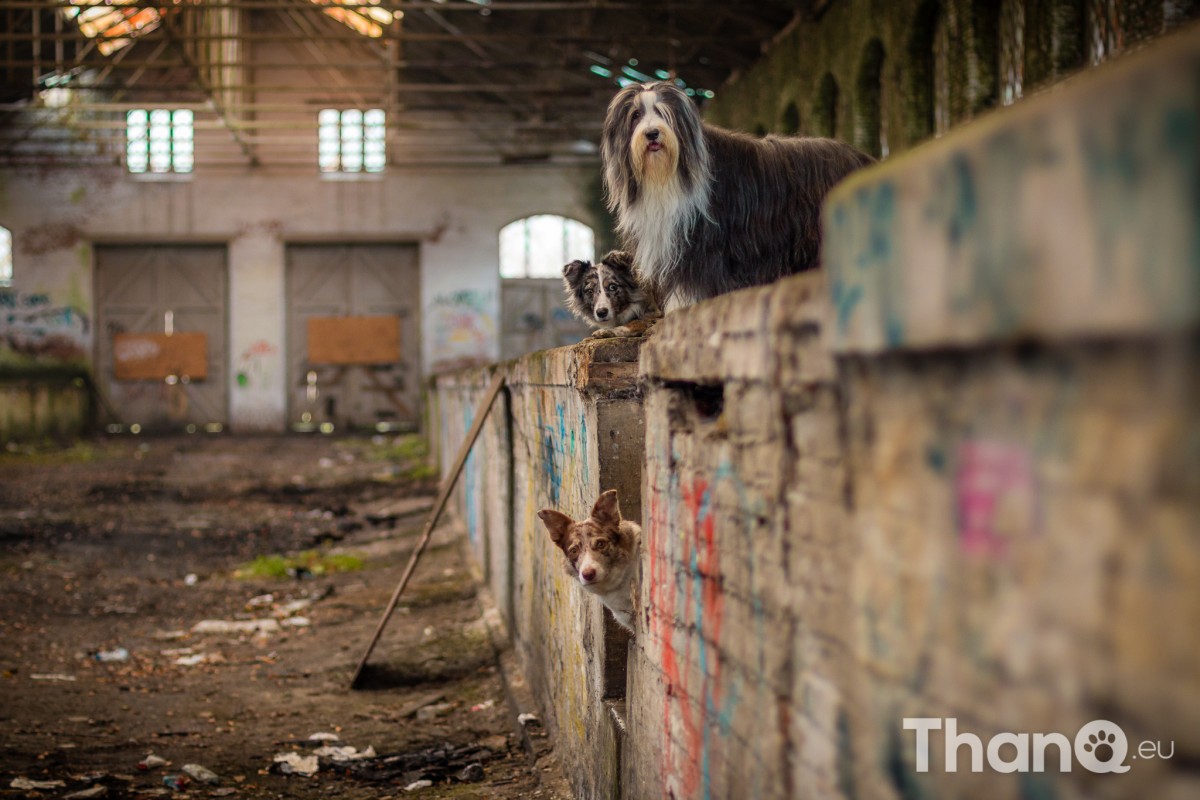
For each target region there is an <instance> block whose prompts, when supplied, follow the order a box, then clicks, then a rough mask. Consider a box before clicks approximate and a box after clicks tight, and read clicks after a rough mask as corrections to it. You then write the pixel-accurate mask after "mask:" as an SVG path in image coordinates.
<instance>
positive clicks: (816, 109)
mask: <svg viewBox="0 0 1200 800" xmlns="http://www.w3.org/2000/svg"><path fill="white" fill-rule="evenodd" d="M837 108H838V84H837V79H836V78H834V77H833V75H832V74H830V73H828V72H826V73H825V75H824V77H822V78H821V83H820V85H818V87H817V99H816V102H815V103H813V127H814V128H815V132H816V134H817V135H818V136H829V137H834V136H837V133H838V130H837V129H838V124H837V122H838V119H837Z"/></svg>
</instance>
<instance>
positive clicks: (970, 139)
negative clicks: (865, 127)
mask: <svg viewBox="0 0 1200 800" xmlns="http://www.w3.org/2000/svg"><path fill="white" fill-rule="evenodd" d="M824 263H825V264H826V265H827V268H828V270H829V274H830V280H831V283H830V288H831V292H832V298H833V303H834V309H835V312H836V316H835V321H836V325H835V329H834V330H835V346H836V347H837V349H838V351H839V352H843V353H871V352H880V351H882V350H884V349H886V348H890V347H897V346H902V347H906V348H922V347H944V346H966V345H972V344H979V343H983V342H989V341H996V340H997V339H1000V338H1004V339H1013V338H1018V337H1024V338H1036V337H1047V338H1054V337H1058V336H1077V335H1101V336H1107V335H1113V334H1116V335H1130V334H1141V333H1146V332H1149V331H1159V330H1163V329H1166V328H1171V329H1176V330H1180V329H1186V328H1189V327H1192V326H1195V325H1196V324H1197V322H1200V27H1197V26H1193V27H1191V28H1189V29H1187V30H1185V31H1183V32H1181V33H1179V34H1177V35H1175V36H1171V37H1167V38H1165V39H1163V40H1162V41H1160V42H1158V43H1156V45H1155V46H1153V47H1151V48H1148V49H1147V51H1145V52H1143V53H1139V54H1135V55H1132V56H1129V57H1127V58H1125V59H1122V60H1121V61H1119V62H1115V63H1112V64H1109V65H1105V66H1103V67H1100V68H1098V69H1095V70H1092V71H1090V72H1088V73H1086V74H1083V75H1080V76H1078V77H1077V78H1074V79H1071V80H1068V81H1066V82H1064V83H1062V84H1059V85H1057V86H1055V87H1054V88H1053V89H1051V90H1049V91H1047V92H1045V93H1043V94H1041V95H1039V96H1037V97H1033V98H1029V99H1027V100H1026V101H1024V102H1022V103H1021V104H1019V105H1018V106H1015V107H1013V108H1012V109H1006V110H1005V111H1003V112H1001V113H997V114H993V115H990V116H988V117H986V118H985V119H982V120H980V121H979V122H978V123H976V124H973V125H970V126H967V127H964V128H961V129H959V130H957V131H955V132H953V133H951V134H950V135H948V136H946V137H944V138H943V139H941V140H939V141H937V142H935V143H932V144H929V145H927V146H925V147H921V148H918V149H917V150H914V151H913V152H911V153H909V154H907V155H905V156H903V157H900V158H897V159H893V160H891V161H889V162H887V163H886V164H884V165H883V166H881V167H878V168H876V169H873V170H869V171H867V172H861V173H858V174H857V175H856V176H852V177H851V178H850V179H849V180H848V181H847V182H846V183H844V184H843V185H842V186H840V187H839V188H837V189H836V190H835V191H834V192H832V193H831V195H830V198H829V201H828V204H827V207H826V214H825V250H824Z"/></svg>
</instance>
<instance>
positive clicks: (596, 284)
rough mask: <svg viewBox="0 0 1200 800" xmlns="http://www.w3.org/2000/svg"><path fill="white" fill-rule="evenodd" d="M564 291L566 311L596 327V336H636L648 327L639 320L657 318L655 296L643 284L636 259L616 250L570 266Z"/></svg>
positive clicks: (564, 276) (564, 269)
mask: <svg viewBox="0 0 1200 800" xmlns="http://www.w3.org/2000/svg"><path fill="white" fill-rule="evenodd" d="M563 288H564V290H565V292H566V296H567V310H568V311H570V312H571V313H572V314H574V315H575V316H576V317H577V318H579V319H581V320H583V321H584V322H586V323H587V324H589V325H591V326H592V327H593V328H597V330H596V332H595V333H593V334H592V336H593V337H598V338H605V337H608V336H634V335H637V334H638V333H641V332H643V331H644V330H645V329H646V324H641V325H639V324H636V323H637V321H638V320H642V319H646V318H649V317H654V316H657V315H658V304H657V302H655V300H654V296H653V293H652V292H651V291H649V290H648V289H647V287H645V286H644V285H643V283H642V281H641V279H640V277H639V275H638V273H637V270H635V269H634V266H633V259H632V258H631V257H630V255H629V254H628V253H626V252H623V251H621V250H613V251H612V252H610V253H608V254H607V255H605V256H604V258H602V259H600V261H599V262H597V263H595V264H593V263H592V262H590V261H572V262H571V263H570V264H567V265H566V266H565V267H563ZM647 324H648V323H647Z"/></svg>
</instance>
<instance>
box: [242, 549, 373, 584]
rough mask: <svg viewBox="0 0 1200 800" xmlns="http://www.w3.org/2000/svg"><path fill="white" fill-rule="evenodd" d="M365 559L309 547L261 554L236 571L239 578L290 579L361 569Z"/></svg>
mask: <svg viewBox="0 0 1200 800" xmlns="http://www.w3.org/2000/svg"><path fill="white" fill-rule="evenodd" d="M362 568H363V560H362V559H361V558H359V557H358V556H352V555H348V554H345V553H321V552H319V551H317V550H305V551H304V552H303V553H299V554H297V555H292V556H283V555H278V554H273V555H269V556H259V557H258V558H256V559H254V560H253V561H251V562H249V563H247V564H243V565H242V566H240V567H238V568H237V569H236V570H234V573H233V576H234V577H235V578H242V579H249V578H288V577H303V576H305V575H328V574H330V573H334V572H357V571H358V570H360V569H362Z"/></svg>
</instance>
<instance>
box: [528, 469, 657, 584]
mask: <svg viewBox="0 0 1200 800" xmlns="http://www.w3.org/2000/svg"><path fill="white" fill-rule="evenodd" d="M538 516H539V517H541V520H542V522H543V523H545V525H546V530H548V531H549V532H550V540H551V541H553V542H554V543H555V544H556V545H558V547H559V549H561V550H562V551H563V555H565V556H566V558H567V564H568V568H569V571H570V573H571V574H572V575H574V576H575V577H576V578H578V579H579V582H580V583H582V584H583V586H584V588H585V589H588V590H590V591H594V592H606V591H610V590H611V589H613V588H614V587H615V585H616V584H618V583H619V581H620V580H621V579H622V576H623V575H624V574H625V572H626V568H627V567H628V566H629V564H630V563H631V560H632V555H633V549H634V546H635V542H633V541H632V539H631V537H630V536H629V535H628V534H627V533H624V532H622V531H621V509H620V508H619V507H618V504H617V492H616V490H615V489H609V490H608V491H607V492H605V493H604V494H602V495H600V498H599V499H598V500H596V505H595V506H593V507H592V514H591V516H589V517H588V518H587V519H584V520H580V521H578V522H576V521H575V520H573V519H571V518H570V517H568V516H567V515H566V514H563V513H562V512H559V511H555V510H554V509H551V508H544V509H542V510H541V511H539V512H538Z"/></svg>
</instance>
